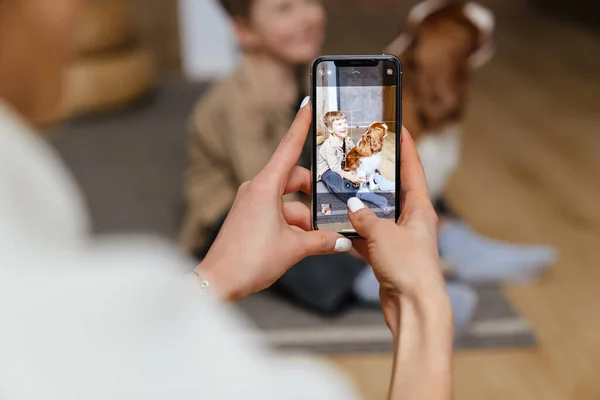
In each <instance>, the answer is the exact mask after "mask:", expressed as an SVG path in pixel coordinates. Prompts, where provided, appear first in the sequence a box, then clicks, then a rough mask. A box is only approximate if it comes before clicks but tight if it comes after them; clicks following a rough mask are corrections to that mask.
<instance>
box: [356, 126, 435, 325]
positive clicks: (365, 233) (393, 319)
mask: <svg viewBox="0 0 600 400" xmlns="http://www.w3.org/2000/svg"><path fill="white" fill-rule="evenodd" d="M400 163H401V165H400V174H401V178H402V179H401V182H402V212H401V215H400V218H399V220H398V222H397V224H395V223H394V222H393V221H391V220H389V219H380V218H378V217H377V216H376V215H375V214H374V213H373V212H372V211H371V210H369V208H368V207H365V206H364V204H363V203H362V202H361V201H360V200H359V199H357V198H352V199H350V201H349V202H348V206H349V208H350V211H349V213H348V214H349V217H350V221H351V222H352V225H353V226H354V228H355V229H356V231H357V233H358V234H360V235H361V236H362V239H356V240H355V241H354V248H355V249H356V250H357V251H358V253H359V254H360V255H361V256H362V257H364V258H365V260H366V261H367V262H368V263H369V264H370V265H371V266H372V267H373V271H374V272H375V276H376V277H377V279H378V280H379V282H380V284H381V290H380V297H381V304H382V306H383V309H384V312H385V317H386V322H387V323H388V326H389V327H390V329H392V332H394V333H396V332H397V331H398V324H399V321H398V320H397V318H398V315H399V314H398V313H397V312H396V308H398V307H399V303H400V301H401V300H403V299H407V300H410V301H420V300H421V299H422V297H423V296H434V295H435V296H436V297H437V298H439V299H440V300H441V301H442V302H443V301H444V300H447V297H446V294H445V285H444V278H443V275H442V271H441V268H440V261H439V256H438V247H437V215H436V213H435V211H434V209H433V206H432V204H431V201H430V200H429V194H428V192H427V183H426V181H425V174H424V172H423V166H422V165H421V161H420V159H419V154H418V153H417V149H416V147H415V144H414V142H413V140H412V138H411V137H410V134H409V133H408V131H406V129H403V130H402V134H401V156H400Z"/></svg>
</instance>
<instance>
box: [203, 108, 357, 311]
mask: <svg viewBox="0 0 600 400" xmlns="http://www.w3.org/2000/svg"><path fill="white" fill-rule="evenodd" d="M311 118H312V117H311V109H310V106H308V105H305V106H304V107H302V108H301V109H300V111H299V112H298V115H297V116H296V119H295V121H294V123H293V124H292V127H291V128H290V130H289V131H288V133H287V134H286V135H285V136H284V138H283V140H282V141H281V144H280V145H279V147H278V148H277V150H276V151H275V153H274V154H273V157H272V158H271V160H270V161H269V162H268V164H267V165H266V166H265V167H264V168H263V170H262V171H261V172H260V173H259V174H258V175H257V176H256V177H255V178H254V179H252V181H250V182H245V183H244V184H242V185H241V186H240V188H239V190H238V193H237V196H236V198H235V201H234V204H233V206H232V208H231V211H230V212H229V215H228V216H227V219H226V220H225V223H224V224H223V227H222V228H221V231H220V233H219V235H218V236H217V239H216V240H215V242H214V244H213V245H212V247H211V249H210V251H209V252H208V254H207V255H206V258H205V259H204V261H202V263H201V264H200V265H199V266H198V268H197V272H198V273H199V274H201V275H202V276H203V277H205V278H206V280H207V281H208V282H210V284H211V285H213V286H214V291H215V292H216V295H217V296H218V297H220V298H221V299H222V300H224V301H237V300H240V299H242V298H244V297H246V296H248V295H250V294H252V293H255V292H258V291H260V290H262V289H265V288H267V287H269V286H271V285H272V284H273V283H274V282H275V281H276V280H277V279H279V277H281V275H283V274H284V273H285V272H286V271H287V270H288V269H289V268H290V267H291V266H292V265H294V264H296V263H297V262H298V261H300V260H302V259H303V258H305V257H307V256H310V255H316V254H330V253H334V252H344V251H348V250H350V249H351V248H352V243H351V241H350V240H349V239H347V238H345V237H343V236H342V235H340V234H338V233H335V232H330V231H325V230H320V231H313V229H312V221H311V213H310V210H309V209H308V207H306V206H305V205H304V204H302V203H300V202H284V201H283V196H284V195H286V194H289V193H293V192H297V191H303V192H306V193H310V191H311V186H312V185H311V181H312V179H311V174H310V172H309V171H308V170H306V169H305V168H301V167H298V166H296V162H297V161H298V158H299V157H300V153H301V152H302V148H303V146H304V143H305V141H306V135H307V133H308V131H309V130H310V124H311Z"/></svg>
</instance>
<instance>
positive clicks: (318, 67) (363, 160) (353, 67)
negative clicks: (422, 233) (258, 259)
mask: <svg viewBox="0 0 600 400" xmlns="http://www.w3.org/2000/svg"><path fill="white" fill-rule="evenodd" d="M401 76H402V65H401V63H400V60H398V58H396V57H394V56H392V55H385V54H384V55H360V56H322V57H319V58H317V59H316V60H315V61H314V62H313V64H312V68H311V94H312V96H311V99H312V111H313V125H312V127H311V137H312V181H313V182H312V183H313V186H312V187H313V191H312V220H313V227H314V229H321V230H330V231H335V232H339V233H341V234H343V235H345V236H348V237H356V236H358V235H357V233H356V231H355V230H354V228H353V227H352V224H351V223H350V220H349V218H348V207H347V201H348V199H350V198H352V197H358V198H359V199H361V200H362V201H363V203H364V204H365V205H366V206H368V207H369V208H370V209H371V210H373V212H375V213H376V214H377V215H378V216H379V217H381V218H389V219H394V220H398V217H399V216H400V198H401V196H400V168H399V165H400V131H401V128H402V114H401V113H402V95H401V93H402V80H401Z"/></svg>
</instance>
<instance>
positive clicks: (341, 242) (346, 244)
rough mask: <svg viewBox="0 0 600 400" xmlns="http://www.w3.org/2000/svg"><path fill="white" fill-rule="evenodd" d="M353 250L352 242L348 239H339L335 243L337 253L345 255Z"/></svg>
mask: <svg viewBox="0 0 600 400" xmlns="http://www.w3.org/2000/svg"><path fill="white" fill-rule="evenodd" d="M351 248H352V241H351V240H350V239H348V238H339V239H338V240H336V241H335V248H334V249H333V251H335V252H336V253H343V252H345V251H349V250H350V249H351Z"/></svg>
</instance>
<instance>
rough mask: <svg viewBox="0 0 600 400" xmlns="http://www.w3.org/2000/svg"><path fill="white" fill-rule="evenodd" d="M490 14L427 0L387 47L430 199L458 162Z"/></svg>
mask: <svg viewBox="0 0 600 400" xmlns="http://www.w3.org/2000/svg"><path fill="white" fill-rule="evenodd" d="M493 29H494V17H493V15H492V13H491V12H490V11H489V10H487V9H486V8H484V7H482V6H480V5H478V4H476V3H474V2H467V1H451V0H445V1H444V0H427V1H424V2H422V3H419V4H418V5H416V6H415V7H414V8H413V9H412V10H411V11H410V13H409V15H408V19H407V23H406V25H405V28H404V31H403V33H402V34H401V35H400V36H399V37H398V38H397V39H396V40H394V41H393V42H392V43H391V44H390V45H389V46H388V48H387V49H386V52H387V53H391V54H394V55H396V56H398V58H400V60H401V61H402V65H403V88H402V97H403V106H402V112H403V124H404V126H406V128H407V129H408V130H409V131H410V132H411V134H412V135H413V138H414V139H415V142H416V143H417V148H418V150H419V154H420V156H421V160H422V162H423V167H424V169H425V174H426V176H427V184H428V187H429V192H430V195H431V197H432V199H437V198H439V197H440V196H441V195H442V193H443V191H444V189H445V188H446V185H447V183H448V181H449V179H450V177H451V175H452V173H453V172H454V170H455V169H456V167H457V166H458V162H459V157H460V142H461V128H462V127H461V123H462V119H463V115H464V110H465V107H466V102H467V84H468V81H469V76H470V73H471V71H472V70H473V69H475V68H478V67H480V66H482V65H483V64H485V63H486V62H487V61H488V60H489V59H490V58H491V56H492V54H493V45H492V38H491V35H492V31H493Z"/></svg>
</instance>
